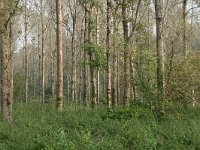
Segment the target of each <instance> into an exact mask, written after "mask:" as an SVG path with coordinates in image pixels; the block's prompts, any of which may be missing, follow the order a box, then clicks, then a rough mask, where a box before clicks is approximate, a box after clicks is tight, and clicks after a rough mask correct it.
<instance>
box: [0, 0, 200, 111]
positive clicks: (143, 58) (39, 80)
mask: <svg viewBox="0 0 200 150" xmlns="http://www.w3.org/2000/svg"><path fill="white" fill-rule="evenodd" d="M3 2H4V3H5V4H4V5H2V6H1V7H3V9H2V10H6V11H5V12H6V13H3V12H1V16H0V17H1V20H2V23H3V24H4V25H3V24H1V41H2V42H1V46H2V48H1V52H2V55H1V57H2V62H1V63H2V66H3V64H4V63H6V61H5V62H4V61H3V60H5V59H6V58H5V57H4V55H5V56H8V55H10V54H11V53H10V50H9V46H8V45H9V41H10V45H11V44H12V46H10V47H12V49H14V51H15V53H14V54H12V56H13V61H12V62H13V64H14V65H13V66H14V70H13V75H12V71H11V72H10V73H8V72H7V73H8V74H7V75H6V74H2V76H1V78H2V79H3V78H4V77H3V76H13V77H14V82H13V85H14V87H13V88H14V91H13V92H14V99H15V101H25V102H29V101H32V100H33V99H34V100H37V99H40V100H41V102H42V103H46V102H49V101H51V100H55V97H56V96H57V99H58V103H59V104H58V105H59V109H61V108H62V106H61V105H62V104H61V101H62V99H63V100H64V101H66V102H70V103H75V102H76V104H84V105H91V106H92V107H96V106H97V105H102V104H107V105H108V106H109V108H111V106H116V105H127V106H129V105H131V103H132V102H134V101H140V102H143V103H145V104H148V105H153V106H154V105H156V103H157V99H159V101H161V102H164V103H165V102H169V101H172V102H174V101H183V100H184V101H185V102H187V104H193V105H196V104H198V101H199V99H198V96H199V94H200V93H199V92H198V91H199V90H198V89H199V79H198V72H199V71H198V64H199V61H198V56H199V54H198V49H199V40H198V33H199V23H198V22H199V17H198V16H199V15H198V11H199V8H198V6H199V2H198V1H192V0H187V1H185V0H183V1H180V2H178V1H175V0H171V1H164V0H156V1H155V3H153V2H152V1H143V0H136V1H125V0H119V1H114V0H102V1H98V0H87V1H86V0H77V1H71V0H67V1H65V2H62V8H61V4H60V3H61V2H60V1H58V2H57V3H55V2H54V1H53V0H50V1H47V0H34V1H25V0H21V1H19V2H20V3H19V6H18V7H19V8H21V9H19V11H18V12H19V13H18V14H16V15H15V17H14V18H13V17H9V16H13V14H14V12H15V2H13V4H12V3H9V4H8V3H7V1H1V4H3ZM56 4H57V5H56ZM7 6H8V7H7ZM11 6H12V7H11ZM154 6H155V7H154ZM9 14H11V15H9ZM11 18H12V19H13V21H11ZM62 18H63V21H62ZM11 22H12V24H11ZM22 22H23V23H22ZM61 28H63V30H62V31H61ZM11 30H12V32H11ZM9 33H10V34H9ZM11 33H12V34H11ZM9 35H10V37H9ZM11 35H12V36H13V37H12V39H13V40H12V42H11ZM14 35H15V36H14ZM4 41H5V44H4ZM6 41H8V42H6ZM2 43H3V44H2ZM6 43H8V44H6ZM3 45H7V46H6V47H8V48H4V47H5V46H3ZM4 49H8V50H6V51H4ZM10 49H11V48H10ZM61 49H62V50H63V51H62V52H61ZM56 51H59V53H56ZM62 53H63V56H61V54H62ZM62 58H63V59H62ZM56 60H58V62H56ZM7 61H8V60H7ZM9 63H10V62H9ZM62 64H63V66H62ZM9 66H12V65H9ZM11 68H12V67H11ZM62 68H63V73H62ZM4 69H5V67H2V68H1V73H4V71H3V70H4ZM9 70H12V69H9ZM56 72H58V74H56ZM9 80H10V79H9ZM4 82H6V80H2V82H1V87H2V89H5V88H3V87H4V84H6V86H8V87H9V88H8V91H9V92H8V93H10V92H11V91H12V86H11V85H12V82H11V81H9V82H8V83H4ZM62 82H63V83H62ZM23 83H24V84H23ZM56 83H58V86H57V87H56ZM22 85H23V87H22ZM62 86H63V88H62ZM62 89H63V90H62ZM3 91H4V90H2V92H3ZM55 91H59V92H55ZM62 91H63V94H62ZM4 92H5V91H4ZM11 93H12V92H11ZM1 95H2V96H1V97H3V94H1ZM11 97H12V96H11ZM62 97H63V98H62ZM2 99H3V98H2ZM11 99H12V98H11ZM60 100H61V101H60ZM2 102H3V100H2Z"/></svg>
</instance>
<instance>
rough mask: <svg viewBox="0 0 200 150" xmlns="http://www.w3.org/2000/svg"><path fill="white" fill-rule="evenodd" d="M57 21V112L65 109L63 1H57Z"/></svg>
mask: <svg viewBox="0 0 200 150" xmlns="http://www.w3.org/2000/svg"><path fill="white" fill-rule="evenodd" d="M56 19H57V82H58V83H57V110H58V111H62V109H63V56H62V0H56Z"/></svg>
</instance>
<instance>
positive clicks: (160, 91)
mask: <svg viewBox="0 0 200 150" xmlns="http://www.w3.org/2000/svg"><path fill="white" fill-rule="evenodd" d="M155 13H156V49H157V95H158V100H161V99H163V98H164V49H163V16H162V0H155Z"/></svg>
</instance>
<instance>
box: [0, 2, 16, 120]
mask: <svg viewBox="0 0 200 150" xmlns="http://www.w3.org/2000/svg"><path fill="white" fill-rule="evenodd" d="M17 6H18V1H12V2H11V3H10V5H8V3H7V1H3V0H0V22H1V24H0V60H1V62H0V66H1V68H0V73H1V74H0V81H1V84H0V85H1V89H0V93H1V94H0V96H1V97H0V100H1V111H2V115H3V116H2V117H3V119H4V120H5V121H8V122H11V121H12V102H13V96H12V64H11V63H12V55H11V52H10V48H9V40H10V39H9V32H10V31H9V23H10V21H11V19H12V17H13V16H14V15H15V12H16V7H17Z"/></svg>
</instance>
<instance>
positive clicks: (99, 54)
mask: <svg viewBox="0 0 200 150" xmlns="http://www.w3.org/2000/svg"><path fill="white" fill-rule="evenodd" d="M85 51H87V52H88V53H89V55H92V56H93V57H92V60H91V61H90V62H89V64H90V65H91V66H92V67H93V68H103V67H105V65H106V57H105V54H104V50H103V48H102V47H100V46H99V45H97V44H95V43H92V42H88V43H86V44H85Z"/></svg>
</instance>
